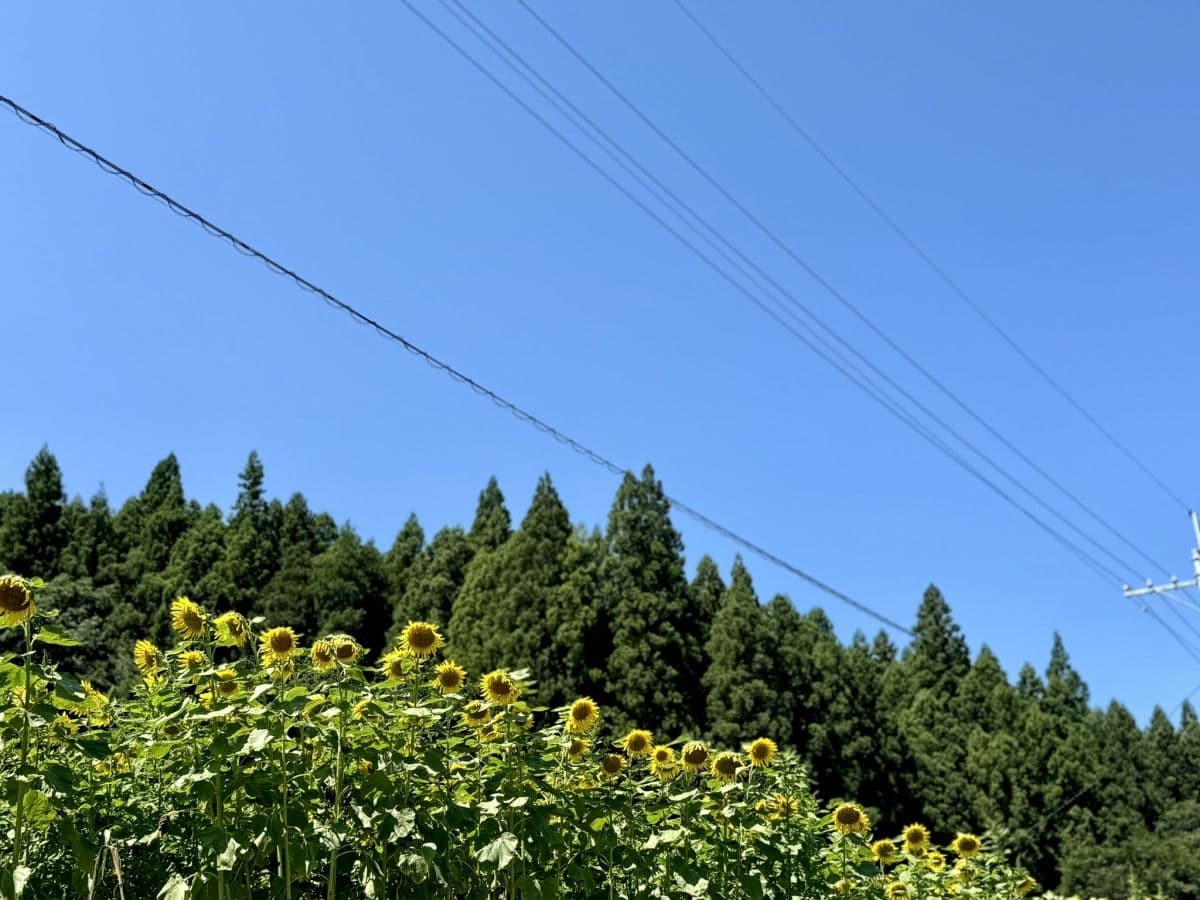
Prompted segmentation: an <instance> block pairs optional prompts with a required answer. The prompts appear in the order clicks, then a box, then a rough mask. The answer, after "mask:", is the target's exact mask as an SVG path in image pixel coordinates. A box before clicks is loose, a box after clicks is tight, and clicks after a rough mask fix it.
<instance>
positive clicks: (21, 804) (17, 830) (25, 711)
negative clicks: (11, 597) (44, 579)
mask: <svg viewBox="0 0 1200 900" xmlns="http://www.w3.org/2000/svg"><path fill="white" fill-rule="evenodd" d="M24 629H25V691H24V693H23V694H22V695H21V713H22V721H21V768H20V769H19V770H18V773H17V774H18V781H17V810H16V822H15V824H14V827H13V861H12V877H13V879H14V882H15V879H16V877H17V867H18V866H20V865H21V863H22V862H23V861H24V857H23V856H22V851H23V850H24V848H23V847H22V845H21V838H22V836H23V834H22V832H23V830H24V827H25V764H26V763H27V762H28V761H29V691H30V689H31V688H30V672H29V654H30V651H31V648H32V646H33V644H32V640H31V635H30V630H29V620H28V619H26V620H25V626H24Z"/></svg>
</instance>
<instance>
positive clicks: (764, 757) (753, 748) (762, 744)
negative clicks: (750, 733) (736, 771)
mask: <svg viewBox="0 0 1200 900" xmlns="http://www.w3.org/2000/svg"><path fill="white" fill-rule="evenodd" d="M749 752H750V764H751V765H752V766H769V765H770V764H771V761H772V760H773V759H775V754H776V753H777V752H778V748H777V747H776V746H775V742H774V741H773V740H771V739H770V738H763V737H760V738H759V739H758V740H756V741H755V742H754V743H752V744H751V745H750V751H749Z"/></svg>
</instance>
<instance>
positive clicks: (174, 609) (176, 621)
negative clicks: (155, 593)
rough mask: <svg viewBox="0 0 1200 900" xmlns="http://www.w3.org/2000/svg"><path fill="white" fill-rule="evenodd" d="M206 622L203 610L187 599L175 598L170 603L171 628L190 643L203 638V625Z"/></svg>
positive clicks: (206, 618)
mask: <svg viewBox="0 0 1200 900" xmlns="http://www.w3.org/2000/svg"><path fill="white" fill-rule="evenodd" d="M207 622H208V617H207V616H206V615H204V610H202V609H201V608H200V607H199V606H197V605H196V604H195V603H193V602H192V601H191V600H190V599H189V598H187V597H176V598H175V599H174V600H173V601H172V602H171V627H172V628H174V629H175V631H176V632H178V633H179V635H180V636H181V637H184V638H186V639H188V640H191V641H198V640H200V638H202V637H204V625H205V623H207Z"/></svg>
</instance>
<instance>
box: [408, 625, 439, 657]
mask: <svg viewBox="0 0 1200 900" xmlns="http://www.w3.org/2000/svg"><path fill="white" fill-rule="evenodd" d="M445 643H446V642H445V641H444V640H443V639H442V636H441V634H439V633H438V627H437V626H436V625H434V624H432V623H431V622H409V623H408V624H407V625H405V626H404V630H403V631H402V632H400V645H399V647H398V649H399V650H401V651H403V652H404V653H407V654H408V655H409V656H415V657H416V658H417V659H428V658H429V657H430V656H433V654H435V653H437V651H438V650H439V649H440V648H441V647H443V646H444V645H445Z"/></svg>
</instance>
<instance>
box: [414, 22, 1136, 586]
mask: <svg viewBox="0 0 1200 900" xmlns="http://www.w3.org/2000/svg"><path fill="white" fill-rule="evenodd" d="M406 3H407V0H406ZM517 3H518V4H519V5H520V7H521V8H522V9H524V10H525V11H526V13H528V14H529V16H530V17H532V18H533V19H534V21H536V22H537V23H538V24H539V25H541V27H542V28H543V29H544V30H545V31H546V33H547V34H549V35H550V36H551V37H552V38H553V39H554V40H555V41H556V42H557V43H558V44H559V45H560V46H562V48H563V49H564V50H566V51H567V52H568V53H569V54H571V56H572V57H574V58H575V60H576V61H578V62H579V64H580V65H582V66H583V67H584V68H585V69H586V70H587V71H588V72H589V73H591V75H592V76H593V77H594V78H595V79H596V80H597V81H599V82H600V83H601V84H602V85H603V86H604V87H605V88H606V89H607V90H608V91H609V93H611V94H612V95H613V96H614V97H616V98H617V100H618V101H620V102H621V104H622V105H624V106H625V107H626V108H627V109H628V110H629V111H630V112H632V113H633V114H634V115H635V116H636V117H637V118H638V119H639V120H640V121H641V122H642V123H643V124H644V125H645V126H646V127H647V128H649V129H650V130H651V131H653V132H654V133H655V134H656V135H657V136H658V137H659V138H660V139H661V140H662V141H663V143H665V144H666V145H667V146H668V147H670V148H671V150H672V151H673V152H674V153H675V154H676V155H677V156H678V157H679V158H680V159H682V160H683V161H684V162H685V163H686V164H687V165H688V167H689V168H691V169H692V171H694V172H695V173H696V174H697V175H699V176H700V177H701V178H702V179H704V181H705V182H707V183H708V184H709V185H710V186H711V187H712V188H713V189H714V190H715V191H717V193H719V194H720V195H721V196H722V197H724V198H725V200H726V201H728V202H729V203H730V204H731V205H732V206H733V207H734V208H735V209H736V210H738V212H740V213H741V214H742V215H743V216H744V217H745V218H746V220H747V221H749V222H750V223H751V224H752V225H753V226H754V227H755V228H756V229H757V230H758V231H759V232H761V233H762V234H763V235H764V236H765V237H767V238H768V239H769V240H770V241H771V242H772V243H773V244H774V245H775V246H776V247H778V248H779V249H780V250H781V251H783V253H784V254H785V255H787V257H788V258H789V259H791V260H792V261H793V262H794V263H796V265H798V266H799V267H800V268H801V269H802V270H803V271H804V272H805V273H806V274H807V275H808V276H809V277H810V278H812V279H813V280H814V281H815V282H816V283H817V284H818V285H819V286H820V287H821V288H822V289H823V290H824V291H825V292H826V293H828V294H829V295H830V296H831V297H833V298H834V299H835V300H836V301H837V302H838V303H839V304H840V305H841V306H842V307H844V308H845V309H846V310H848V311H849V312H850V313H851V314H852V315H853V316H854V317H855V318H856V319H858V320H859V321H860V322H861V323H862V324H863V325H865V326H866V327H867V328H868V329H869V330H870V331H871V332H872V333H873V334H874V335H875V336H876V337H878V338H879V339H880V340H881V341H883V342H884V343H885V344H886V345H887V346H888V347H889V348H890V349H891V350H892V351H893V352H895V353H896V354H897V355H898V356H900V357H901V358H902V359H903V360H904V361H905V362H906V363H908V364H909V365H910V366H911V367H912V368H913V369H915V370H916V371H917V372H918V373H919V374H920V375H921V376H922V377H923V378H925V380H926V381H928V382H929V383H930V384H932V385H933V386H934V387H935V388H937V390H938V391H939V392H940V393H942V394H943V395H944V396H945V397H946V398H948V399H949V400H950V401H951V402H952V403H953V404H954V405H955V406H957V407H958V408H959V409H961V410H962V411H963V412H964V413H966V414H967V415H968V416H969V417H970V418H971V419H972V420H974V421H975V422H976V423H977V424H979V425H980V426H981V427H983V428H984V429H985V430H986V431H987V432H988V433H989V434H991V435H992V436H993V437H994V438H995V439H996V440H998V441H1000V443H1002V444H1003V445H1004V446H1005V447H1006V448H1007V449H1008V450H1009V451H1010V452H1012V453H1013V454H1014V455H1015V456H1017V457H1018V458H1019V459H1020V460H1021V461H1022V462H1024V463H1025V464H1026V465H1028V466H1029V467H1030V468H1031V469H1033V470H1034V471H1035V472H1037V473H1038V474H1039V475H1040V476H1041V477H1042V478H1043V479H1045V480H1046V481H1047V482H1048V483H1049V484H1051V485H1052V486H1053V487H1054V488H1055V489H1056V490H1058V491H1059V492H1060V493H1061V494H1063V496H1065V497H1066V498H1067V499H1068V500H1070V501H1071V502H1072V503H1073V504H1074V505H1075V506H1077V507H1079V509H1081V510H1082V511H1083V512H1084V513H1086V514H1087V515H1088V516H1089V517H1090V518H1092V519H1093V520H1094V521H1096V522H1097V523H1098V524H1100V525H1101V526H1102V527H1104V528H1105V529H1106V530H1107V531H1108V532H1109V533H1111V534H1112V535H1113V536H1114V537H1116V538H1117V539H1118V540H1119V541H1121V542H1122V543H1124V544H1125V545H1126V546H1128V547H1129V548H1130V549H1132V550H1133V551H1134V552H1135V553H1137V554H1138V555H1139V556H1141V557H1142V558H1143V559H1146V560H1148V561H1149V562H1151V564H1154V565H1157V564H1156V563H1154V560H1153V559H1151V558H1150V557H1149V556H1148V555H1147V554H1146V553H1145V552H1144V551H1143V550H1142V549H1141V548H1140V547H1138V546H1137V545H1136V544H1134V543H1133V542H1132V541H1131V540H1129V538H1127V537H1126V536H1125V535H1124V534H1122V533H1121V532H1120V531H1118V530H1117V529H1116V528H1115V527H1114V526H1113V525H1112V524H1111V523H1109V522H1108V521H1107V520H1106V519H1105V518H1104V517H1103V516H1101V515H1100V514H1099V513H1097V512H1096V511H1095V510H1094V509H1092V508H1091V507H1090V506H1089V505H1088V504H1086V503H1085V502H1084V501H1083V500H1081V499H1080V498H1079V497H1078V496H1076V495H1075V494H1074V493H1073V492H1072V491H1071V490H1070V489H1069V488H1067V487H1066V486H1065V485H1064V484H1062V482H1060V481H1059V480H1058V479H1057V478H1055V477H1054V476H1053V475H1051V474H1050V473H1049V472H1047V471H1046V470H1045V469H1044V468H1043V467H1042V466H1040V465H1039V464H1038V463H1037V462H1035V461H1034V460H1033V459H1031V458H1030V457H1029V456H1028V455H1027V454H1026V453H1025V452H1024V451H1022V450H1021V449H1020V448H1019V447H1017V446H1016V445H1015V444H1013V442H1012V441H1010V440H1009V439H1008V438H1007V437H1005V436H1004V434H1002V433H1001V432H1000V431H999V430H998V429H997V428H995V427H994V426H993V425H992V424H991V423H990V422H989V421H988V420H987V419H985V418H984V417H983V416H982V415H980V414H979V413H977V412H976V411H975V410H974V409H973V408H972V407H971V406H970V405H969V404H968V403H966V402H965V401H964V400H962V399H961V398H960V397H959V396H958V395H957V394H956V393H955V392H954V391H952V390H951V389H950V388H949V387H948V386H947V385H946V384H945V383H944V382H942V381H941V380H940V379H939V378H938V377H937V376H936V375H934V374H933V373H932V372H931V371H930V370H929V369H928V368H926V366H925V365H924V364H923V363H921V362H920V360H918V359H916V358H915V357H914V356H913V355H912V354H911V353H909V352H908V351H907V350H905V349H904V347H903V346H901V345H900V344H899V343H898V342H897V341H896V340H894V339H893V338H892V337H891V336H890V335H888V333H887V332H886V331H884V330H883V329H882V328H881V327H880V326H878V325H877V324H876V323H875V322H874V320H873V319H871V318H870V317H869V316H868V315H867V314H866V313H865V312H863V311H862V310H861V309H860V308H859V307H858V306H857V305H856V304H855V303H853V302H852V301H851V300H850V299H849V298H848V297H847V296H846V295H845V294H843V293H842V292H841V291H840V290H839V289H838V288H837V287H835V286H834V285H833V284H832V283H831V282H830V281H829V280H828V279H826V278H825V277H824V276H823V275H821V273H820V272H818V271H817V270H816V269H815V268H814V267H813V266H812V265H811V264H810V263H809V262H808V261H807V260H805V259H804V258H803V257H802V256H801V255H800V254H799V253H798V252H797V251H796V250H795V248H794V247H792V245H791V244H789V243H788V242H787V241H786V240H784V239H783V238H782V237H780V235H779V234H778V233H777V232H776V231H774V230H773V229H772V228H771V227H770V226H768V225H767V224H766V223H765V222H764V221H763V220H762V219H761V218H760V217H759V216H758V215H756V214H755V213H754V212H753V211H752V210H750V209H749V208H748V207H747V206H746V205H745V204H744V203H742V202H741V201H740V200H739V199H738V198H737V197H736V196H734V194H733V193H732V192H731V191H729V190H728V189H727V188H726V187H725V186H724V185H723V184H722V183H721V182H720V181H719V180H718V179H717V178H716V177H715V176H714V175H713V174H712V173H711V172H709V171H708V170H707V169H706V168H705V167H704V166H702V165H701V164H700V163H699V162H697V161H696V160H695V158H694V157H692V155H691V154H689V153H688V152H687V151H686V150H685V149H683V147H681V146H680V145H679V143H678V142H676V141H675V140H674V139H673V138H672V137H671V136H670V135H669V134H667V132H666V131H665V130H664V129H663V128H662V127H660V126H659V125H658V124H657V123H656V122H655V121H654V120H653V119H651V118H650V117H649V116H648V115H647V114H646V113H645V112H644V111H643V110H642V109H641V108H640V107H639V106H638V105H637V104H636V103H634V102H633V101H632V100H631V99H630V98H629V97H628V96H627V95H626V94H625V93H624V92H623V91H622V90H621V89H620V88H618V87H617V86H616V85H615V84H614V83H613V82H612V81H611V80H610V79H609V78H608V77H607V76H605V74H604V73H603V72H601V71H600V70H599V68H597V67H596V66H595V65H594V64H593V63H592V62H591V61H590V60H589V59H588V58H587V57H585V56H584V55H583V53H582V52H580V51H579V50H578V49H577V48H576V47H575V46H574V44H572V43H571V42H570V41H569V40H568V39H567V38H566V37H564V36H563V35H562V34H561V33H560V32H559V31H558V30H557V29H555V28H554V26H553V25H551V24H550V23H549V22H548V21H546V19H544V18H543V17H542V16H541V15H540V14H539V13H538V11H537V10H536V9H534V8H533V7H532V6H531V5H530V4H529V3H528V2H527V0H517ZM408 5H409V7H410V8H412V6H411V4H410V3H409V4H408Z"/></svg>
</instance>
